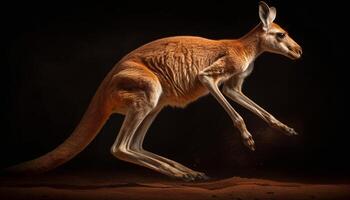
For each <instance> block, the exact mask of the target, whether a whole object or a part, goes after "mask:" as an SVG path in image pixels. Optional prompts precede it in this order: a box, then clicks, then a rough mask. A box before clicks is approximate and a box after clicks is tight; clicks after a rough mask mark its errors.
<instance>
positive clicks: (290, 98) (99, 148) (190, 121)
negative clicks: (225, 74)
mask: <svg viewBox="0 0 350 200" xmlns="http://www.w3.org/2000/svg"><path fill="white" fill-rule="evenodd" d="M267 3H268V4H270V6H275V7H276V8H277V19H276V21H275V22H276V23H278V24H279V25H281V26H282V27H283V28H285V29H286V30H288V32H289V34H290V35H291V37H292V38H294V39H295V40H296V41H297V42H298V43H299V44H300V45H301V46H302V47H303V51H304V54H303V57H302V59H300V60H298V61H292V60H289V59H288V58H285V57H282V56H280V55H272V54H263V55H262V56H260V57H259V58H258V59H257V60H256V63H255V70H254V72H253V74H252V75H251V76H250V77H248V79H247V81H246V83H245V85H244V90H245V93H246V94H247V96H249V97H251V99H253V100H255V102H257V103H258V104H259V105H261V106H262V107H264V108H265V109H266V110H268V111H270V113H272V114H273V115H274V116H275V117H276V118H278V119H280V120H281V121H282V122H284V123H286V124H287V125H289V126H291V127H294V128H295V129H296V130H297V131H298V132H299V133H300V135H299V136H296V137H288V136H285V135H283V133H281V132H279V131H276V130H272V129H271V128H269V127H268V126H267V125H266V124H265V123H264V122H263V121H262V120H261V119H259V118H258V117H257V116H255V115H253V114H252V113H250V112H249V111H247V110H245V109H243V108H241V107H240V106H238V105H237V104H235V103H233V102H231V103H232V105H233V106H234V107H235V108H236V109H237V111H238V112H239V113H240V114H241V115H242V116H243V118H244V119H245V121H246V124H247V127H248V130H250V132H251V133H252V135H253V137H254V139H255V141H256V148H257V149H256V151H255V152H250V151H249V150H248V149H247V148H246V147H244V146H243V144H242V143H241V139H240V136H239V134H238V131H237V130H236V129H235V128H234V126H233V124H232V122H231V120H230V119H229V117H228V115H227V114H226V112H225V111H224V110H223V109H222V108H221V106H220V105H219V104H218V103H217V102H216V101H215V100H214V98H213V97H212V96H207V97H204V98H202V99H200V100H199V101H197V102H195V103H193V104H190V105H189V106H188V107H187V108H186V109H173V108H166V109H164V110H163V111H162V112H161V114H160V115H159V116H158V118H157V120H156V121H155V123H154V124H153V125H152V127H151V128H150V130H149V131H148V135H147V138H146V141H145V147H146V148H147V149H149V150H151V151H154V152H157V153H159V154H161V155H163V156H166V157H169V158H172V159H174V160H176V161H179V162H181V163H183V164H186V165H188V166H189V167H192V168H194V169H197V170H202V171H205V172H208V173H209V175H211V176H214V177H215V176H225V177H226V176H227V177H228V176H237V175H241V176H267V174H270V175H271V176H289V177H303V176H308V177H316V178H325V177H326V178H328V177H332V178H333V177H334V178H348V175H349V173H348V172H347V169H348V168H349V166H350V165H349V163H348V162H347V160H348V156H349V150H348V148H347V144H348V141H349V139H350V136H349V131H348V130H346V129H345V130H344V129H343V127H345V126H346V123H347V122H346V118H345V117H343V116H344V113H345V107H347V106H346V104H345V103H346V100H345V93H346V87H345V80H346V79H345V78H346V77H345V76H346V69H345V68H346V65H345V64H342V63H341V59H344V57H345V45H344V43H343V41H344V39H345V38H346V37H348V36H347V35H348V33H346V31H344V30H342V28H341V26H340V25H337V23H339V21H340V20H341V19H344V18H342V17H343V16H342V15H343V14H342V12H341V9H340V8H342V5H339V4H337V3H336V2H333V3H332V4H322V3H317V4H316V3H310V2H309V3H308V4H305V3H302V2H297V1H288V2H287V1H268V2H267ZM2 15H3V17H2V18H3V21H4V22H3V24H2V34H3V36H2V37H1V40H2V49H3V50H4V53H2V55H4V56H5V58H4V59H2V62H3V63H2V65H1V69H2V78H1V79H2V81H3V82H4V83H3V84H2V86H3V87H4V88H3V90H2V91H3V92H2V95H1V97H2V101H3V103H2V106H3V109H2V110H3V111H2V114H4V115H5V117H4V118H3V121H2V122H3V123H4V125H3V126H2V131H1V140H0V148H1V151H0V157H1V167H6V166H9V165H12V164H15V163H18V162H21V161H24V160H28V159H32V158H35V157H37V156H40V155H42V154H44V153H45V152H48V151H50V150H52V149H53V148H54V147H56V146H57V145H58V144H60V143H61V142H63V141H64V139H65V138H67V137H68V136H69V135H70V133H71V132H72V131H73V129H74V127H75V126H76V125H77V123H78V122H79V120H80V117H81V116H82V114H83V112H84V111H85V109H86V108H87V105H88V103H89V101H90V99H91V97H92V96H93V94H94V92H95V90H96V89H97V87H98V85H99V83H100V82H101V81H102V80H103V78H104V76H105V75H106V74H107V73H108V72H109V70H110V69H111V68H112V67H113V65H114V64H115V63H116V62H117V61H118V60H119V59H121V58H122V57H123V56H124V55H125V54H127V53H128V52H130V51H131V50H133V49H135V48H137V47H139V46H140V45H142V44H145V43H147V42H150V41H152V40H155V39H158V38H162V37H168V36H175V35H196V36H202V37H207V38H212V39H228V38H238V37H240V36H242V35H243V34H245V33H246V32H248V31H249V30H250V29H251V28H253V27H254V26H255V25H256V24H257V23H259V18H258V1H241V2H239V3H238V2H236V1H230V2H220V3H219V2H218V3H215V2H210V3H205V2H202V3H198V4H194V3H193V4H192V5H191V4H189V2H176V1H169V2H168V1H164V2H162V3H155V2H153V3H152V2H147V3H137V2H131V3H126V4H123V5H122V4H120V3H117V2H115V3H114V4H102V3H101V4H99V5H96V4H90V3H86V2H85V3H81V4H78V3H76V4H72V3H63V2H56V3H53V2H51V1H50V2H46V3H43V2H41V3H33V2H30V3H25V4H23V3H13V4H10V5H4V7H3V12H2ZM122 120H123V116H121V115H115V116H113V117H111V119H110V120H109V121H108V123H107V124H106V125H105V127H104V128H103V130H102V131H101V133H100V134H99V135H98V136H97V137H96V139H95V140H94V141H93V142H92V144H91V145H89V146H88V148H87V149H85V150H84V151H83V152H82V153H81V154H79V155H78V156H77V157H76V158H74V159H73V160H72V161H70V162H68V163H67V164H66V165H64V166H63V167H61V168H60V169H59V170H64V169H69V170H82V169H84V170H100V169H101V170H102V169H103V170H104V169H111V170H129V169H132V170H141V168H139V167H137V166H135V165H133V164H129V163H125V162H122V161H119V160H117V159H115V158H114V157H113V156H112V155H111V154H110V153H109V149H110V146H111V145H112V144H113V142H114V140H115V138H116V136H117V133H118V130H119V128H120V126H121V123H122ZM145 172H149V171H145Z"/></svg>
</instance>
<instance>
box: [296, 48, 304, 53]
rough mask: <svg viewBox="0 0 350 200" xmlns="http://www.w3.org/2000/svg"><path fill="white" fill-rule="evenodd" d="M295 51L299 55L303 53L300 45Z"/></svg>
mask: <svg viewBox="0 0 350 200" xmlns="http://www.w3.org/2000/svg"><path fill="white" fill-rule="evenodd" d="M297 52H298V54H299V55H301V54H302V53H303V49H302V48H301V47H299V48H298V50H297Z"/></svg>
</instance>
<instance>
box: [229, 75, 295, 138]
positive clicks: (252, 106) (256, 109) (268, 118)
mask: <svg viewBox="0 0 350 200" xmlns="http://www.w3.org/2000/svg"><path fill="white" fill-rule="evenodd" d="M244 78H245V76H234V77H232V78H231V79H230V80H228V81H227V82H226V83H225V84H224V87H223V92H224V94H225V95H226V96H228V97H229V98H231V99H232V100H233V101H235V102H236V103H238V104H240V105H241V106H243V107H245V108H246V109H248V110H250V111H251V112H253V113H255V114H256V115H257V116H259V117H260V118H261V119H263V120H264V121H265V122H267V123H268V124H269V125H270V126H271V127H273V128H277V129H280V130H282V131H283V132H284V133H286V134H287V135H297V132H295V130H294V129H293V128H290V127H288V126H286V125H284V124H283V123H281V122H280V121H279V120H277V119H276V118H275V117H274V116H273V115H271V114H270V113H269V112H267V111H266V110H264V109H263V108H261V107H260V106H259V105H257V104H256V103H254V102H253V101H252V100H251V99H249V98H248V97H247V96H245V95H244V94H243V92H242V84H243V80H244Z"/></svg>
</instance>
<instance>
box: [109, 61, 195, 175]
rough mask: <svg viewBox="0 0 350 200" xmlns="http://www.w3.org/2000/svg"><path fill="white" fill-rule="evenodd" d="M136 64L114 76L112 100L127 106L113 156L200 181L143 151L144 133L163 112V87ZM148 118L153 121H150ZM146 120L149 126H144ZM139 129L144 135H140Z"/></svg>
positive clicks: (167, 173) (164, 172)
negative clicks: (114, 89) (161, 111)
mask: <svg viewBox="0 0 350 200" xmlns="http://www.w3.org/2000/svg"><path fill="white" fill-rule="evenodd" d="M132 64H133V66H129V68H130V67H133V68H132V70H128V69H129V68H126V69H123V70H122V71H120V72H119V73H118V74H116V75H115V76H113V78H114V82H113V83H112V84H111V85H116V86H115V87H116V91H114V92H113V95H112V97H115V98H117V99H118V102H119V103H120V104H125V105H124V106H122V107H123V108H124V109H125V108H126V112H125V113H126V116H125V119H124V122H123V125H122V127H121V129H120V132H119V134H118V137H117V139H116V141H115V143H114V144H113V146H112V148H111V152H112V154H113V155H114V156H116V157H117V158H119V159H121V160H124V161H128V162H132V163H134V164H137V165H141V166H144V167H147V168H149V169H152V170H155V171H157V172H160V173H162V174H165V175H168V176H172V177H176V178H183V179H185V180H194V179H195V178H197V177H194V176H193V175H192V174H190V173H188V172H185V171H183V170H181V169H179V168H177V166H175V165H174V163H175V162H174V161H172V164H173V165H171V164H170V163H169V162H165V161H169V160H168V159H165V158H161V157H160V156H157V155H155V154H153V153H150V152H148V153H147V152H146V151H144V150H142V149H141V148H139V147H142V140H143V138H144V134H140V133H146V131H147V128H148V127H149V125H150V122H151V121H153V119H152V118H154V117H155V116H156V114H157V113H158V112H159V110H157V109H160V108H158V107H157V104H158V99H159V96H160V94H161V86H160V83H159V81H158V80H157V78H156V77H152V74H149V73H151V72H147V69H144V67H143V66H142V65H141V64H138V63H136V65H135V63H132ZM134 65H135V66H134ZM145 70H146V71H145ZM147 116H149V117H148V118H147ZM146 118H147V119H146ZM144 120H146V122H145V123H144V125H142V122H143V121H144ZM139 127H140V130H141V131H139V132H138V128H139ZM135 138H136V139H135ZM178 165H180V164H178Z"/></svg>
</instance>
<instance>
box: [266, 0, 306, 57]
mask: <svg viewBox="0 0 350 200" xmlns="http://www.w3.org/2000/svg"><path fill="white" fill-rule="evenodd" d="M259 17H260V20H261V22H262V29H263V31H262V32H261V48H262V49H263V50H264V51H268V52H272V53H277V54H282V55H284V56H287V57H289V58H291V59H298V58H300V56H301V54H302V49H301V47H300V46H299V45H298V44H297V43H296V42H295V41H294V40H293V39H292V38H291V37H290V36H289V35H288V33H287V32H286V31H285V30H283V29H282V28H281V27H280V26H279V25H277V24H276V23H273V21H274V20H275V18H276V8H275V7H269V6H268V5H267V4H266V3H265V2H263V1H261V2H260V3H259Z"/></svg>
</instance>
